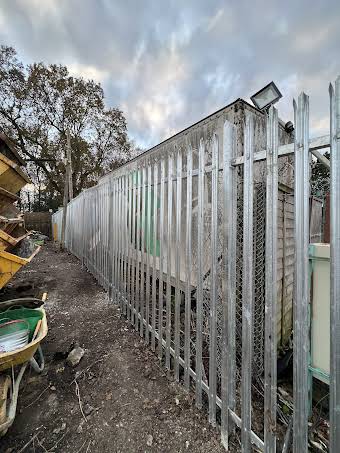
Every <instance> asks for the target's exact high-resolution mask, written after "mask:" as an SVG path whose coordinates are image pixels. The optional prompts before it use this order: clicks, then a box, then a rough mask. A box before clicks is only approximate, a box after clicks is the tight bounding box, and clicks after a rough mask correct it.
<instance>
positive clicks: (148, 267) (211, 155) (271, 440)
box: [53, 78, 340, 453]
mask: <svg viewBox="0 0 340 453" xmlns="http://www.w3.org/2000/svg"><path fill="white" fill-rule="evenodd" d="M330 105H331V117H330V125H331V128H330V129H331V133H330V136H327V137H319V138H318V139H314V140H310V138H309V100H308V97H307V96H306V95H305V94H304V93H302V94H301V95H300V96H299V98H298V103H297V104H296V103H295V102H294V111H295V143H294V144H292V145H283V146H279V141H278V136H279V125H278V114H277V110H276V109H275V108H274V107H271V108H270V110H269V112H268V116H267V125H266V130H267V143H266V149H265V150H262V151H257V152H255V151H254V148H255V146H254V136H255V127H254V115H253V114H252V113H251V112H247V114H246V119H245V127H244V134H243V137H239V136H237V134H236V128H235V126H234V125H233V124H231V123H230V122H229V121H228V120H226V121H224V122H223V124H222V127H219V128H216V129H215V130H212V131H211V130H210V132H209V133H204V134H203V133H202V134H198V133H197V131H195V133H192V134H190V133H188V134H187V135H186V136H185V140H183V141H182V142H181V143H180V144H177V145H173V144H169V145H168V146H165V147H164V149H163V152H162V153H159V154H151V155H146V156H141V157H140V158H138V159H136V160H134V161H133V162H131V163H129V164H127V165H125V166H123V167H121V168H120V169H118V170H116V171H115V172H113V173H112V174H110V175H109V176H108V177H107V178H105V179H104V180H103V181H102V182H101V183H100V184H99V185H97V186H96V187H93V188H91V189H88V190H86V191H85V192H83V193H82V194H80V195H79V196H78V197H77V198H75V199H74V200H72V201H71V202H70V204H69V206H68V211H67V216H68V217H67V227H66V245H67V248H68V249H69V250H70V251H71V252H72V253H74V254H75V255H76V256H78V257H79V259H80V260H81V261H82V263H83V264H84V265H85V266H86V267H87V268H88V269H89V270H90V271H91V272H92V273H93V274H94V275H95V277H96V278H97V279H98V281H99V283H100V284H101V285H102V286H103V287H104V288H106V290H107V291H108V292H109V296H110V299H111V300H113V301H114V302H116V303H117V304H119V307H120V309H121V311H122V313H123V314H124V315H125V316H126V317H127V318H128V319H129V320H130V322H131V324H132V325H133V326H134V328H135V329H136V331H137V332H138V333H139V335H140V336H142V337H144V338H145V341H146V343H147V344H150V346H151V348H152V350H153V351H155V352H157V354H158V356H159V358H160V360H161V361H163V362H164V365H165V367H166V368H167V369H168V370H169V372H170V371H173V373H174V376H175V378H176V380H177V381H183V383H184V385H185V387H186V388H187V389H188V390H189V389H190V388H194V389H195V393H196V405H197V406H198V407H199V408H202V407H204V408H205V407H206V408H207V410H208V412H209V420H210V422H211V424H212V425H214V426H215V425H217V424H218V425H220V427H221V439H222V443H223V445H224V446H225V447H226V449H228V447H230V445H229V441H230V439H231V438H233V436H239V437H240V443H241V446H242V451H244V452H247V451H251V448H252V447H251V445H252V444H253V445H254V446H255V447H256V448H257V449H259V450H261V451H266V452H274V451H276V449H280V450H282V451H288V440H289V436H290V434H291V432H292V433H293V435H292V436H291V437H292V438H293V451H294V452H296V453H301V452H306V451H308V416H309V407H308V401H309V388H310V375H309V372H308V365H309V351H310V346H309V345H310V340H309V318H308V309H309V297H310V295H309V263H308V246H309V218H310V216H309V210H310V201H309V196H310V183H309V168H310V153H311V152H312V153H313V154H314V155H317V156H318V158H320V159H322V157H320V154H319V152H318V149H320V148H325V147H327V146H331V318H330V319H331V343H332V344H331V376H330V395H331V398H330V399H331V402H330V451H332V452H334V453H335V452H338V451H340V261H339V256H340V199H339V198H340V78H338V79H337V81H336V82H335V89H334V88H333V86H331V88H330ZM240 140H241V141H242V143H243V145H242V146H243V155H242V156H239V155H237V154H236V149H237V148H238V147H239V146H240V143H239V141H240ZM287 156H290V158H289V159H290V160H289V159H288V160H287ZM291 162H293V165H294V175H295V177H294V181H295V187H294V216H293V215H291V217H290V219H293V221H294V231H295V233H294V239H291V240H292V241H293V250H295V260H294V263H295V275H294V295H293V315H294V342H293V343H294V386H293V401H294V411H293V414H292V420H293V422H292V425H293V426H292V428H293V429H292V430H291V429H290V424H289V423H287V424H288V429H287V430H286V428H285V427H283V426H281V424H280V423H278V416H277V415H278V407H277V338H278V336H277V319H278V307H279V304H280V301H279V300H278V281H279V280H280V285H281V286H283V285H287V281H286V279H285V275H283V277H282V276H280V275H279V272H278V271H279V269H278V263H279V262H280V260H282V259H283V258H282V257H281V256H278V248H279V246H278V244H279V243H280V240H281V239H282V238H281V237H280V231H281V230H282V226H281V220H280V215H279V214H278V211H279V209H280V208H279V206H280V203H282V197H281V195H280V194H279V188H278V186H279V177H280V172H282V171H287V165H288V166H289V164H290V163H291ZM259 175H262V177H261V178H260V181H259ZM61 215H62V212H61V211H59V212H58V213H56V214H54V217H53V222H54V223H56V224H58V223H60V221H61ZM292 237H293V236H290V238H292ZM286 258H287V257H286ZM292 265H293V261H292ZM289 284H290V285H291V284H292V282H291V281H290V283H289ZM260 317H262V318H261V320H259V319H260ZM256 323H262V324H261V325H262V326H263V328H262V337H261V338H260V339H259V338H256V336H255V338H254V336H253V334H254V325H256ZM256 344H260V345H262V349H261V347H257V346H256ZM254 345H255V355H254ZM262 351H263V352H262ZM256 354H259V355H260V356H262V359H261V358H260V359H259V357H257V356H256ZM254 359H255V360H254ZM258 360H262V361H263V363H264V372H263V375H262V376H261V378H259V375H260V374H262V370H261V371H259V370H258V369H257V367H256V363H257V362H258ZM261 379H262V381H261ZM256 380H257V381H256ZM254 381H256V382H259V381H261V382H263V393H262V391H261V390H260V391H257V390H256V385H254ZM255 393H256V394H255ZM258 394H260V397H259V396H258ZM288 418H289V417H288ZM230 449H231V450H232V451H233V450H234V447H230Z"/></svg>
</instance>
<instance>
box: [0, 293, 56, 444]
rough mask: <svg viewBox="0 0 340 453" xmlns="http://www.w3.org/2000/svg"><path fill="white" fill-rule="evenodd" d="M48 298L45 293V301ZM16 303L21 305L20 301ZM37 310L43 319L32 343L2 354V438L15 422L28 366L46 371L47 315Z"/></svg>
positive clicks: (0, 384)
mask: <svg viewBox="0 0 340 453" xmlns="http://www.w3.org/2000/svg"><path fill="white" fill-rule="evenodd" d="M46 296H47V295H46V293H45V294H44V296H43V298H42V300H43V301H44V300H45V299H46ZM16 302H17V303H20V299H17V301H16ZM35 310H40V311H41V313H42V318H41V322H39V323H38V325H37V331H36V332H35V333H34V336H33V338H32V340H31V342H30V343H28V344H27V345H26V346H24V347H22V348H20V349H16V350H15V351H11V352H4V353H0V436H4V435H5V434H6V432H7V430H8V429H9V428H10V427H11V426H12V424H13V422H14V419H15V415H16V410H17V402H18V395H19V387H20V383H21V380H22V377H23V375H24V373H25V371H26V368H27V366H28V364H29V365H30V366H31V367H32V368H33V369H34V371H36V372H37V373H41V372H42V371H43V369H44V364H45V362H44V356H43V353H42V349H41V346H40V343H41V341H42V340H43V339H44V338H45V337H46V335H47V330H48V329H47V320H46V313H45V310H44V309H43V307H42V306H41V307H39V308H36V309H35ZM35 355H36V356H37V360H36V359H35V357H34V356H35ZM20 365H21V367H20V368H16V370H15V368H14V367H18V366H20Z"/></svg>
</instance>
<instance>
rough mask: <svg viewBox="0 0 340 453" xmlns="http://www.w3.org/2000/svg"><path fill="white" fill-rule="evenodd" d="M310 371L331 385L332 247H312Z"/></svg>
mask: <svg viewBox="0 0 340 453" xmlns="http://www.w3.org/2000/svg"><path fill="white" fill-rule="evenodd" d="M309 257H310V263H311V371H312V373H313V376H314V377H316V378H317V379H319V380H320V381H322V382H325V383H327V384H328V383H329V373H330V247H329V244H311V245H310V248H309Z"/></svg>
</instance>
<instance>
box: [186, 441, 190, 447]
mask: <svg viewBox="0 0 340 453" xmlns="http://www.w3.org/2000/svg"><path fill="white" fill-rule="evenodd" d="M189 445H190V442H189V441H188V440H187V441H186V442H185V448H186V449H188V448H189Z"/></svg>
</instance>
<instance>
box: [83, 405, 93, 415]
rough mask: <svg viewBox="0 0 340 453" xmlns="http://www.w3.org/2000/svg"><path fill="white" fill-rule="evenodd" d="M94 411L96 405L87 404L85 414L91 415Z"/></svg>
mask: <svg viewBox="0 0 340 453" xmlns="http://www.w3.org/2000/svg"><path fill="white" fill-rule="evenodd" d="M93 411H94V407H93V406H91V404H85V406H84V408H83V412H84V414H85V415H90V414H91V413H92V412H93Z"/></svg>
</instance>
